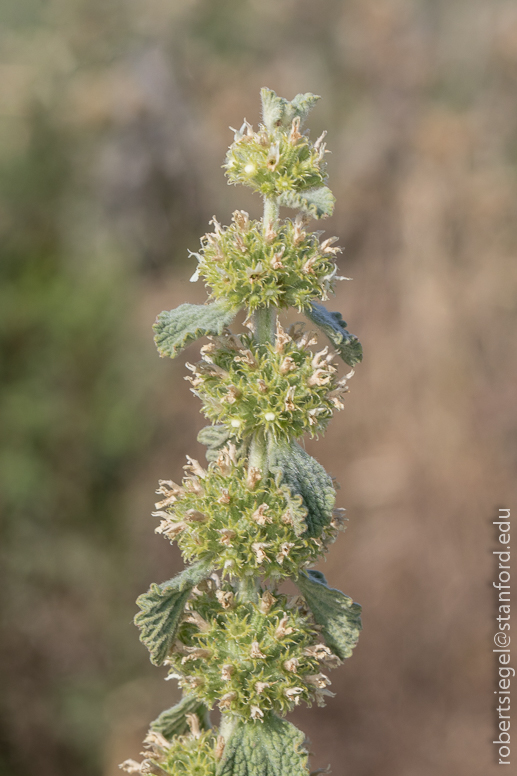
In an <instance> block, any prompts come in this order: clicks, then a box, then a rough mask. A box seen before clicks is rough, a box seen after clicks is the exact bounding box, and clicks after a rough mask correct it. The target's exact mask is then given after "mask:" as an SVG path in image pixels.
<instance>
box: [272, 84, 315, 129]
mask: <svg viewBox="0 0 517 776" xmlns="http://www.w3.org/2000/svg"><path fill="white" fill-rule="evenodd" d="M260 97H261V99H262V118H263V120H264V126H265V127H266V128H267V129H268V130H269V131H270V132H274V130H275V129H276V128H277V127H281V126H283V127H288V126H289V125H290V124H291V122H292V120H293V119H294V118H296V117H299V118H300V124H303V122H304V121H305V119H306V118H307V116H308V115H309V112H310V111H311V110H312V108H313V107H314V105H315V104H316V103H317V101H318V100H319V99H320V98H319V97H318V95H316V94H311V93H310V92H307V93H306V94H297V95H296V97H295V98H294V99H293V100H291V101H290V102H289V100H286V99H285V98H284V97H278V95H277V94H276V92H274V91H273V90H272V89H267V88H266V87H264V88H263V89H261V90H260Z"/></svg>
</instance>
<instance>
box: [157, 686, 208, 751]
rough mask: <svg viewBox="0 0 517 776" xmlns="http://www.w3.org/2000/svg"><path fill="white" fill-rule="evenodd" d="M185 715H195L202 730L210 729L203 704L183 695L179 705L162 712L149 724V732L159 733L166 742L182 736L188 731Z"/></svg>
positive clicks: (192, 696) (196, 699)
mask: <svg viewBox="0 0 517 776" xmlns="http://www.w3.org/2000/svg"><path fill="white" fill-rule="evenodd" d="M187 714H196V715H197V718H198V719H199V724H200V727H201V729H202V730H208V728H209V727H210V721H209V719H208V709H207V707H206V706H205V704H204V703H202V702H201V701H200V700H199V698H196V697H195V696H194V695H185V696H184V697H183V698H182V699H181V700H180V702H179V703H177V704H176V705H175V706H173V707H172V708H171V709H167V710H166V711H162V713H161V714H160V716H159V717H158V718H157V719H155V720H154V722H151V730H155V731H156V732H157V733H161V734H162V736H164V738H166V739H167V740H168V741H170V740H171V739H172V738H173V736H182V735H184V734H185V733H187V732H188V731H189V724H188V722H187V718H186V715H187Z"/></svg>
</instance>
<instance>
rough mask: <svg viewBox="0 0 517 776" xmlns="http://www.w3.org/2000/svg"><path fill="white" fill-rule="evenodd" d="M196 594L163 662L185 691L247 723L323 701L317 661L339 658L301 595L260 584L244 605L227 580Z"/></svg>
mask: <svg viewBox="0 0 517 776" xmlns="http://www.w3.org/2000/svg"><path fill="white" fill-rule="evenodd" d="M197 592H198V595H196V596H194V597H193V598H192V599H191V601H190V602H189V607H188V610H187V611H186V612H185V616H184V620H183V623H182V625H181V626H180V628H179V631H178V636H177V639H176V641H175V643H174V646H173V650H172V654H171V655H170V657H169V658H168V660H167V663H168V664H169V665H170V666H171V672H172V673H173V674H174V675H177V676H178V677H180V678H179V682H180V684H181V686H182V687H183V688H184V690H185V691H187V692H189V693H193V694H194V695H195V696H196V697H197V698H199V700H202V701H203V702H204V703H205V704H206V705H207V706H208V707H209V708H212V707H213V706H214V705H217V706H218V707H219V709H221V710H222V711H224V712H229V713H231V714H233V715H236V716H238V717H240V718H242V719H246V720H260V719H263V718H264V716H265V715H266V714H268V713H269V712H275V713H277V714H282V715H283V714H285V713H286V712H288V711H290V710H291V709H292V708H294V706H296V705H298V704H299V703H300V702H301V701H305V702H307V703H309V704H310V703H311V702H312V701H313V700H316V701H318V702H320V703H323V702H324V698H325V696H326V695H328V694H329V691H326V687H327V686H328V685H329V684H330V681H329V680H328V678H327V677H326V676H325V675H324V674H322V673H321V663H322V662H324V663H326V664H327V665H332V666H333V665H337V664H339V660H338V659H337V658H336V657H335V656H334V655H332V653H331V652H330V650H329V649H328V648H327V647H325V645H323V644H321V642H320V639H319V636H318V632H317V630H316V627H315V623H314V621H313V620H312V618H311V616H310V613H309V612H308V610H307V609H306V607H305V606H304V605H303V599H302V598H301V597H296V598H292V597H291V598H288V597H287V596H285V595H278V594H273V593H271V592H270V591H269V590H267V589H261V590H260V598H259V600H258V602H257V603H255V602H242V601H240V600H239V599H238V597H237V595H236V593H237V590H236V588H234V587H232V585H231V584H230V583H229V582H225V583H223V584H222V585H220V584H218V583H217V584H214V582H213V580H209V581H208V583H207V584H205V585H204V590H198V591H197ZM324 691H326V692H324Z"/></svg>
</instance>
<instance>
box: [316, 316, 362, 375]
mask: <svg viewBox="0 0 517 776" xmlns="http://www.w3.org/2000/svg"><path fill="white" fill-rule="evenodd" d="M304 313H305V315H306V316H307V318H309V320H311V321H312V322H313V323H315V324H316V325H317V326H319V327H320V329H321V330H322V331H323V332H324V333H325V334H326V335H327V337H328V338H329V340H330V341H331V342H332V344H333V345H334V347H335V348H336V350H337V351H338V353H339V355H340V356H341V358H342V359H343V361H344V362H345V363H346V364H348V365H349V366H354V365H355V364H358V363H359V362H360V361H362V360H363V348H362V346H361V343H360V342H359V340H358V339H357V337H356V336H355V334H350V332H348V331H347V328H346V321H344V320H343V316H342V315H341V313H339V312H335V313H332V312H330V311H329V310H327V308H326V307H324V306H323V305H322V304H320V303H319V302H311V305H310V307H307V308H306V309H305V310H304Z"/></svg>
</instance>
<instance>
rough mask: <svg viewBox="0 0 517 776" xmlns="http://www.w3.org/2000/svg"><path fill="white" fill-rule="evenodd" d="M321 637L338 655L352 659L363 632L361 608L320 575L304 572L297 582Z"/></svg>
mask: <svg viewBox="0 0 517 776" xmlns="http://www.w3.org/2000/svg"><path fill="white" fill-rule="evenodd" d="M296 584H297V585H298V587H299V588H300V591H301V592H302V594H303V596H304V598H305V600H306V601H307V604H308V606H309V608H310V610H311V611H312V614H313V616H314V619H315V620H316V622H317V623H318V625H321V626H322V635H323V637H324V639H325V641H326V642H327V644H328V646H329V647H330V648H331V649H332V650H333V651H334V652H335V654H336V655H337V656H338V657H340V658H341V659H342V660H344V659H345V658H347V657H350V656H351V654H352V650H353V649H354V647H355V645H356V644H357V641H358V639H359V632H360V630H361V627H362V626H361V607H360V605H359V604H356V603H354V601H353V600H352V599H351V598H350V597H349V596H347V595H345V594H344V593H342V592H341V591H340V590H335V589H334V588H332V587H329V586H328V584H327V581H326V579H325V577H324V576H323V574H322V573H321V571H308V572H307V574H304V573H303V572H302V573H301V574H300V576H299V577H298V579H297V580H296Z"/></svg>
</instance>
